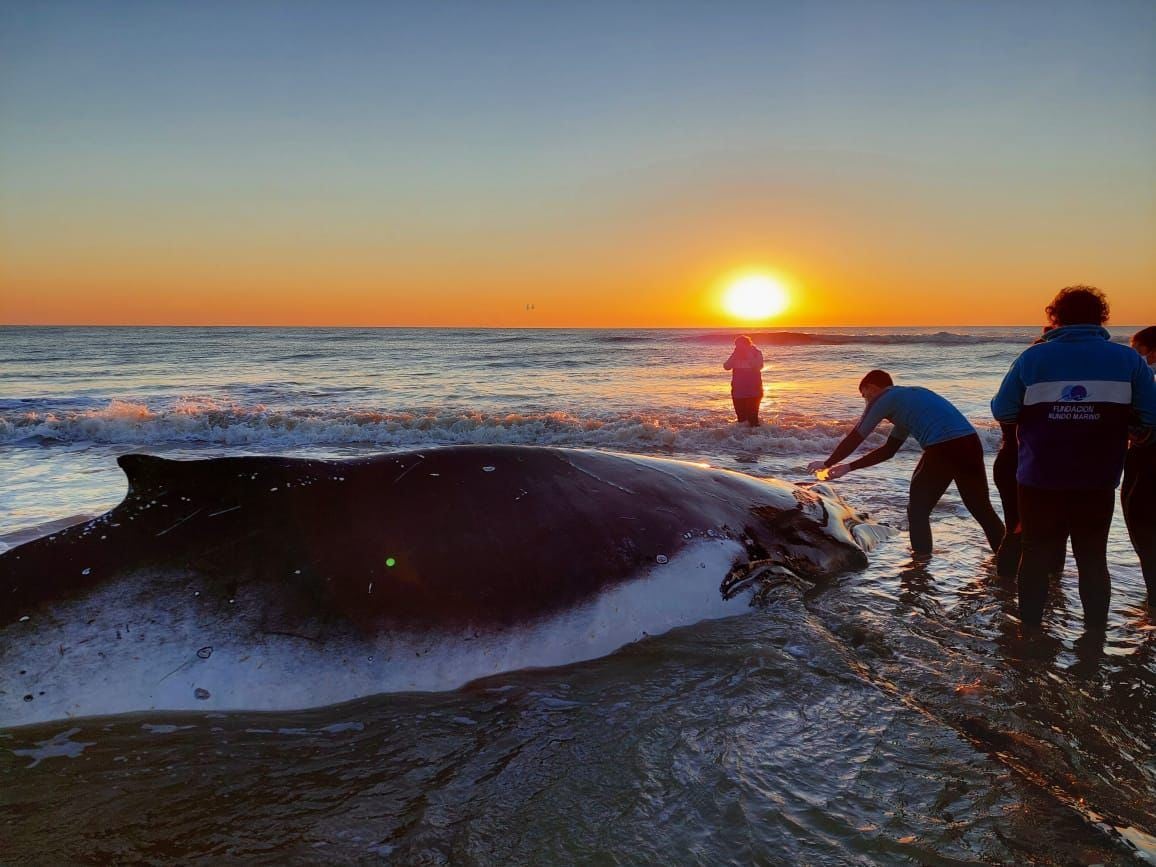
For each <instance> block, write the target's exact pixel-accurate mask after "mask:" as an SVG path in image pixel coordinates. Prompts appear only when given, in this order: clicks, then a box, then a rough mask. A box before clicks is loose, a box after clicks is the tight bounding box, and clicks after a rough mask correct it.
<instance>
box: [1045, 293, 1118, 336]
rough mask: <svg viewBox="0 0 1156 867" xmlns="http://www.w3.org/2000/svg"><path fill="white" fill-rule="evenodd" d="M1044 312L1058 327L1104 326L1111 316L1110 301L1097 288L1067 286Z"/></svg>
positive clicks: (1057, 294)
mask: <svg viewBox="0 0 1156 867" xmlns="http://www.w3.org/2000/svg"><path fill="white" fill-rule="evenodd" d="M1044 312H1045V313H1047V314H1048V319H1049V320H1051V323H1052V324H1053V325H1055V326H1057V327H1060V326H1063V325H1103V324H1104V323H1105V322H1107V321H1108V316H1109V315H1110V310H1109V308H1108V299H1107V298H1105V297H1104V293H1103V292H1101V291H1100V290H1099V289H1097V288H1096V287H1095V286H1065V287H1064V288H1063V289H1061V290H1060V291H1059V292H1058V293H1056V297H1055V298H1053V299H1052V303H1051V304H1049V305H1048V306H1047V307H1045V308H1044Z"/></svg>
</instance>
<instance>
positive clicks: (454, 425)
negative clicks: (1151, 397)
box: [0, 326, 1156, 864]
mask: <svg viewBox="0 0 1156 867" xmlns="http://www.w3.org/2000/svg"><path fill="white" fill-rule="evenodd" d="M1111 330H1112V332H1113V335H1114V337H1115V338H1116V339H1125V340H1126V338H1127V336H1128V335H1129V334H1131V333H1132V331H1133V330H1134V329H1130V328H1126V327H1113V328H1112V329H1111ZM735 333H736V332H735V331H733V330H729V331H728V330H722V329H714V330H712V329H698V330H695V329H681V330H653V331H651V330H629V329H576V330H530V329H508V330H502V329H485V330H470V329H314V328H299V329H276V328H0V477H2V478H3V480H4V482H3V486H2V489H0V545H3V548H0V550H3V549H6V548H8V547H12V546H14V545H16V544H18V543H19V542H21V541H23V540H24V539H26V538H29V537H30V536H32V535H36V534H37V533H39V532H42V530H38V529H37V528H45V527H56V526H60V525H63V524H65V523H71V522H75V521H79V520H82V519H84V518H87V517H90V516H93V515H96V514H99V513H101V512H103V511H105V510H107V509H109V508H111V507H113V506H114V505H115V504H116V503H118V502H119V501H120V499H121V498H122V497H123V496H124V493H125V480H124V475H123V473H122V472H121V471H120V469H119V468H118V467H117V466H116V457H117V456H119V455H122V454H125V453H129V452H146V453H150V454H156V455H161V456H164V457H169V458H183V459H191V458H206V457H218V456H236V455H291V456H298V457H333V458H336V457H341V458H345V457H357V456H364V455H370V454H378V453H383V452H398V451H404V450H410V449H428V448H433V447H436V446H446V445H465V444H491V445H493V444H513V445H549V446H560V447H567V448H582V449H596V450H602V451H613V452H620V453H625V454H634V455H648V456H660V457H669V458H675V459H679V460H686V461H692V462H698V463H707V464H710V465H711V466H716V467H722V468H726V469H731V470H737V471H740V472H743V473H747V474H750V475H754V476H758V477H775V478H781V479H784V480H787V481H792V482H799V483H804V482H808V481H810V480H811V479H810V477H809V476H808V475H807V473H806V472H805V467H806V465H807V464H808V463H809V462H810V461H813V460H816V459H822V458H824V457H826V456H827V455H828V454H829V453H830V451H831V449H832V448H833V447H834V446H835V444H837V443H838V441H839V440H840V439H841V438H842V436H843V434H844V433H845V432H846V431H847V429H848V428H849V426H850V425H851V424H852V423H853V422H854V421H855V420H856V419H857V418H858V415H859V413H860V412H861V411H862V400H861V398H860V397H859V395H858V393H857V391H856V385H857V383H858V381H859V378H860V377H861V376H862V375H863V373H865V372H866V371H867V370H869V369H871V368H883V369H886V370H888V371H890V372H891V373H892V374H893V376H894V377H895V380H896V382H897V384H901V385H902V384H908V385H923V386H927V387H929V388H932V389H934V390H936V391H938V392H939V393H941V394H943V395H944V396H945V397H948V398H949V399H950V400H951V401H952V402H953V403H955V404H956V406H958V407H959V408H960V409H961V410H962V411H963V412H964V414H965V415H966V416H967V417H968V419H969V420H970V421H971V422H972V424H973V425H974V426H975V427H976V428H977V429H978V431H979V433H980V437H981V440H982V441H983V443H984V447H985V451H986V460H987V463H988V466H989V469H990V464H991V461H992V459H993V458H994V455H995V449H996V447H997V445H998V442H999V429H998V426H997V425H996V424H995V423H994V421H993V420H992V419H991V416H990V411H989V409H988V402H989V401H990V399H991V396H992V394H994V392H995V390H996V388H997V387H998V385H999V382H1000V380H1001V378H1002V377H1003V374H1004V373H1005V372H1006V370H1007V368H1008V366H1009V365H1010V364H1011V362H1012V361H1013V360H1014V358H1015V357H1016V356H1017V354H1018V353H1019V352H1020V351H1021V350H1022V348H1023V347H1025V346H1026V345H1028V344H1029V343H1030V342H1031V341H1032V339H1033V338H1034V337H1035V336H1036V335H1037V334H1038V328H1036V327H1026V326H1025V327H1021V328H975V327H971V328H969V327H951V326H944V327H936V328H888V327H877V328H866V329H865V328H858V329H856V328H830V329H804V328H793V329H790V330H785V329H778V330H775V329H757V330H755V331H753V332H750V333H751V334H752V336H753V337H754V339H755V342H756V343H757V344H759V345H760V346H761V347H762V349H763V351H764V353H765V356H766V361H767V366H766V368H765V370H764V380H765V382H766V385H767V395H766V398H765V399H764V401H763V407H762V421H763V424H762V425H761V426H760V427H759V428H757V429H749V428H746V427H742V426H738V425H736V424H735V423H734V421H733V413H732V411H731V404H730V397H729V393H728V381H729V379H728V377H729V375H728V374H726V373H725V372H724V371H723V370H722V362H723V360H724V359H725V358H726V356H727V354H728V352H729V349H730V343H731V341H732V339H733V336H734V334H735ZM882 435H885V433H884V432H877V433H876V434H875V435H874V437H873V438H872V439H871V440H870V442H871V443H875V444H877V443H879V442H881V441H882V440H881V436H882ZM918 457H919V452H918V448H917V446H915V444H914V443H908V444H907V445H906V446H905V447H904V448H903V450H902V451H901V452H900V453H899V455H898V456H897V457H896V458H894V459H893V460H891V461H890V462H888V463H886V464H883V465H879V466H876V467H872V468H869V469H866V470H863V471H861V472H857V473H854V474H852V475H850V476H848V477H846V478H844V479H841V480H839V481H838V482H837V483H836V484H835V487H836V488H837V490H838V492H839V494H840V495H842V496H843V497H844V498H845V499H846V500H847V502H848V503H849V504H851V505H852V506H853V507H854V508H856V509H859V510H862V511H865V512H867V513H869V514H870V515H871V517H872V518H873V519H875V520H877V521H879V522H882V523H886V524H889V525H891V526H894V527H897V528H899V529H901V530H905V528H906V523H905V521H906V519H905V503H906V493H907V485H908V480H909V478H910V475H911V471H912V469H913V468H914V465H915V462H916V461H917V460H918ZM992 498H993V501H995V502H997V506H998V499H997V497H996V495H995V491H994V488H993V490H992ZM431 520H432V516H431ZM932 530H933V533H934V535H935V541H936V553H935V556H934V557H933V558H932V560H931V561H930V562H929V563H927V564H916V563H913V562H912V560H911V557H910V553H909V550H908V548H907V543H906V535H905V533H901V534H899V535H898V536H897V537H896V538H894V539H892V540H891V541H888V542H886V543H884V544H883V545H882V546H881V547H880V548H879V549H877V550H876V551H874V552H872V553H871V555H870V565H869V566H868V567H867V569H865V570H863V571H861V572H854V573H851V574H848V575H844V576H842V577H841V578H839V579H838V580H837V581H835V582H833V584H832V585H831V586H827V587H823V588H822V589H821V590H818V591H814V592H811V591H806V590H803V589H800V588H798V587H792V586H784V587H782V588H780V591H779V592H778V593H776V594H775V595H774V596H773V598H772V599H771V600H770V602H769V604H768V605H767V606H766V607H765V608H753V609H751V610H750V611H749V612H747V613H744V614H742V615H740V616H736V617H731V618H728V619H723V620H716V621H711V622H704V623H700V624H697V625H694V626H689V627H686V628H681V629H677V630H674V631H673V632H669V633H666V634H663V635H656V636H652V637H649V638H647V639H645V640H643V641H641V642H637V643H635V644H631V645H629V646H627V647H625V648H623V649H622V650H620V651H618V652H616V653H613V654H611V655H610V656H607V657H604V658H601V659H596V660H593V661H589V662H584V663H579V664H576V665H571V666H564V667H560V668H550V669H531V670H522V671H515V672H510V673H506V674H500V675H497V676H494V677H491V678H487V679H485V680H482V681H478V682H475V683H473V684H470V685H468V686H466V687H465V688H463V689H461V690H457V691H452V692H438V693H423V694H416V693H407V694H383V695H376V696H367V697H365V698H361V699H359V700H357V701H354V702H352V703H348V704H342V705H337V706H332V707H326V708H317V709H311V710H303V711H283V712H276V713H265V714H260V713H247V712H228V713H218V712H206V713H187V712H185V713H161V712H158V713H152V714H129V715H122V716H117V717H109V718H100V719H81V720H70V721H62V722H59V723H50V724H44V725H38V726H33V727H26V728H19V729H10V730H7V731H0V775H2V777H0V778H2V779H3V780H4V786H3V789H4V795H3V804H4V806H5V808H6V810H5V813H6V816H7V818H5V819H4V826H5V827H4V835H3V836H4V837H5V838H6V839H7V840H8V841H9V842H8V844H7V845H6V846H5V849H6V855H7V856H9V857H13V858H14V859H15V860H16V861H34V862H61V861H77V860H95V861H109V860H132V859H133V858H144V859H167V858H174V859H182V860H185V859H190V860H194V861H196V860H206V861H207V860H212V859H213V858H221V857H224V858H241V857H255V858H263V859H266V860H271V861H292V862H301V861H322V860H331V861H343V862H349V861H374V860H382V859H385V860H393V861H396V862H398V863H413V862H421V863H494V862H511V861H512V862H519V863H535V862H536V863H548V862H551V861H557V860H566V861H575V860H577V861H599V862H605V863H642V862H650V863H653V862H660V861H662V862H671V861H677V862H680V863H687V862H690V863H720V862H734V863H750V862H751V861H771V862H776V863H785V862H795V863H799V862H803V863H845V862H855V861H862V860H871V861H889V862H893V861H904V860H906V861H912V862H918V863H945V864H946V863H965V862H977V861H978V862H983V863H1013V862H1017V861H1020V860H1022V859H1023V858H1024V857H1025V853H1030V857H1031V858H1033V859H1037V860H1038V861H1039V862H1040V863H1131V862H1132V861H1133V859H1135V858H1138V857H1148V858H1149V859H1153V858H1156V822H1154V821H1153V819H1152V813H1153V810H1152V805H1153V804H1154V803H1156V766H1154V764H1153V752H1152V749H1153V747H1152V744H1153V742H1154V735H1156V722H1154V720H1156V658H1154V655H1153V650H1154V648H1156V638H1154V637H1153V636H1154V634H1156V626H1154V625H1153V624H1152V623H1151V621H1150V618H1149V615H1148V614H1147V613H1146V611H1145V608H1144V606H1143V602H1144V587H1143V582H1142V580H1141V577H1140V572H1139V568H1138V565H1137V561H1136V557H1135V554H1134V552H1133V551H1132V549H1131V546H1130V544H1129V542H1128V539H1127V535H1126V533H1125V530H1124V527H1123V521H1122V518H1121V517H1120V515H1119V512H1118V510H1117V515H1116V519H1115V522H1114V524H1113V528H1112V532H1111V536H1110V539H1109V549H1108V554H1109V564H1110V566H1111V569H1112V577H1113V598H1112V607H1111V614H1110V618H1109V628H1108V630H1107V633H1106V636H1105V637H1104V639H1103V640H1102V641H1101V640H1098V639H1095V638H1092V637H1089V636H1088V635H1086V634H1085V633H1084V630H1083V624H1082V614H1081V606H1080V602H1079V598H1078V595H1077V594H1076V587H1075V573H1074V567H1073V564H1072V563H1071V560H1070V557H1069V563H1068V569H1067V571H1066V572H1065V576H1064V579H1063V583H1062V586H1061V587H1059V588H1057V589H1056V590H1055V591H1054V592H1053V596H1052V599H1051V602H1050V605H1049V609H1048V612H1047V614H1046V616H1045V621H1044V625H1045V630H1044V632H1045V635H1044V636H1043V637H1042V638H1038V639H1035V640H1033V641H1025V640H1023V639H1021V638H1020V637H1019V635H1018V630H1017V627H1016V621H1015V619H1014V612H1015V599H1014V588H1012V587H1010V586H1009V585H1008V584H1007V583H1006V582H1001V581H999V580H998V579H997V578H996V577H995V574H994V569H993V566H992V562H991V555H990V552H989V551H988V550H987V549H986V546H985V544H984V540H983V537H982V533H981V531H980V529H979V527H978V526H977V525H976V524H975V523H974V522H973V521H972V520H971V519H970V517H969V516H968V515H967V513H966V511H965V510H964V509H963V506H962V504H961V503H960V501H959V498H958V496H957V494H956V492H955V489H954V488H952V489H951V490H950V491H949V492H948V494H947V496H946V497H945V498H944V500H943V501H942V502H941V503H940V505H939V506H938V507H937V509H936V510H935V512H934V514H933V516H932ZM512 531H513V528H512ZM512 535H514V534H513V532H512Z"/></svg>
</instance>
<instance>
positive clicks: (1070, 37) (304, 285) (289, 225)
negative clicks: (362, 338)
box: [0, 0, 1156, 327]
mask: <svg viewBox="0 0 1156 867" xmlns="http://www.w3.org/2000/svg"><path fill="white" fill-rule="evenodd" d="M751 271H758V272H766V273H769V274H772V275H775V276H777V277H778V278H779V279H781V280H782V281H783V282H784V283H785V284H786V285H787V287H788V289H789V292H790V295H791V306H790V307H789V308H788V309H787V311H786V312H785V313H783V314H782V315H781V316H779V317H778V318H776V319H775V320H774V321H773V322H767V323H765V324H773V325H783V326H806V325H811V326H834V325H880V326H881V325H949V324H959V325H981V324H993V325H997V324H1033V323H1037V322H1040V321H1041V317H1042V312H1041V311H1042V308H1043V306H1044V305H1045V304H1046V303H1047V301H1048V300H1049V298H1050V297H1051V296H1052V295H1053V294H1054V293H1055V292H1056V290H1058V289H1059V288H1061V287H1063V286H1065V285H1069V284H1074V283H1088V284H1093V285H1096V286H1099V287H1100V288H1102V289H1103V290H1104V291H1105V292H1106V293H1107V294H1108V297H1109V299H1110V300H1111V302H1112V305H1113V321H1115V322H1119V323H1128V324H1147V323H1151V322H1154V321H1156V3H1152V2H1150V0H1138V2H1129V0H1094V2H1065V0H1040V2H1031V0H999V2H982V0H966V2H953V0H935V2H927V0H911V2H906V0H850V2H837V0H827V2H814V3H803V2H797V0H796V2H776V0H763V2H757V3H744V2H734V0H732V2H705V0H704V2H677V0H669V2H653V3H650V2H617V0H616V2H597V0H591V2H583V3H551V2H526V3H521V2H503V0H492V2H485V3H478V2H442V0H424V2H413V3H403V2H353V0H328V2H321V0H310V2H295V0H278V2H269V0H245V2H233V0H229V2H214V0H196V2H169V0H133V2H125V0H102V2H99V3H93V2H91V0H83V2H56V0H36V2H33V0H0V323H4V324H33V323H36V324H265V325H397V326H424V325H428V326H461V327H485V326H495V327H517V326H528V327H684V326H685V327H695V326H712V325H722V324H728V323H733V318H732V317H731V316H730V315H729V314H728V313H727V312H725V310H724V309H723V308H722V307H721V305H720V303H719V295H720V291H721V290H722V288H723V287H724V286H725V284H726V282H727V280H728V279H730V278H731V277H732V276H734V275H736V274H739V273H747V272H751ZM530 305H532V308H531V309H528V306H530Z"/></svg>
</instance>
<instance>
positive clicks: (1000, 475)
mask: <svg viewBox="0 0 1156 867" xmlns="http://www.w3.org/2000/svg"><path fill="white" fill-rule="evenodd" d="M1051 330H1052V326H1051V325H1045V326H1044V328H1043V331H1042V332H1041V334H1040V336H1039V337H1037V338H1036V340H1035V341H1034V343H1033V345H1035V344H1036V343H1042V342H1043V339H1044V337H1043V335H1044V334H1047V333H1048V332H1049V331H1051ZM999 429H1000V434H1001V437H1000V442H999V451H997V452H996V455H995V463H994V464H992V468H991V475H992V480H993V481H994V482H995V489H996V490H997V491H999V501H1000V505H1001V506H1003V521H1004V534H1003V541H1002V542H1000V543H999V550H998V551H996V554H995V571H996V574H997V575H999V576H1000V577H1001V578H1015V577H1016V570H1017V569H1019V565H1020V543H1021V540H1022V532H1021V529H1020V500H1019V485H1018V483H1017V482H1016V471H1017V470H1018V469H1019V463H1020V459H1019V440H1018V436H1017V434H1016V426H1015V425H1014V424H1009V423H1007V422H1000V426H999Z"/></svg>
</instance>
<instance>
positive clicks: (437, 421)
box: [0, 397, 999, 455]
mask: <svg viewBox="0 0 1156 867" xmlns="http://www.w3.org/2000/svg"><path fill="white" fill-rule="evenodd" d="M853 421H854V419H836V418H814V417H811V416H807V415H804V414H801V413H788V412H779V413H768V414H766V415H765V416H764V424H763V425H762V426H761V427H759V428H756V429H753V430H752V429H750V428H747V427H745V426H739V425H736V424H735V423H734V422H733V421H731V416H730V414H729V412H723V411H721V410H720V411H711V410H700V411H687V412H683V413H678V414H672V413H666V414H658V413H646V412H631V413H609V412H608V413H605V414H602V415H599V416H578V415H574V414H571V413H568V412H492V411H482V410H469V409H462V408H455V407H445V408H435V409H413V410H404V411H377V410H372V409H363V408H346V409H340V410H332V409H270V408H268V407H266V406H264V405H261V404H254V405H248V406H247V405H242V404H239V403H231V402H223V401H218V400H214V399H211V398H195V397H191V398H183V399H181V400H179V401H177V402H176V403H175V404H173V405H171V406H169V407H166V408H163V409H154V408H152V407H150V406H149V405H148V404H147V403H143V402H135V401H126V400H114V401H112V402H111V403H109V405H108V406H106V407H103V408H100V409H88V410H72V411H44V412H21V413H14V412H8V413H3V414H0V443H2V444H9V445H14V444H19V443H28V444H33V443H35V444H46V443H48V444H51V443H94V444H109V445H121V446H125V447H126V448H133V447H140V446H148V445H179V444H187V445H217V446H258V447H261V448H266V449H292V448H297V447H308V446H329V445H333V446H347V445H348V446H372V447H376V448H381V449H395V448H397V449H400V448H412V447H422V446H433V445H464V444H471V443H473V444H503V443H505V444H512V445H551V446H570V447H579V448H581V447H590V448H606V449H612V450H618V451H633V452H676V453H687V454H690V453H704V454H705V453H715V452H717V451H719V450H724V451H725V450H730V449H736V450H740V451H744V452H756V453H761V454H768V455H817V454H820V453H826V452H829V451H830V450H831V449H833V448H834V447H835V445H836V444H837V443H838V442H839V440H840V439H842V437H843V436H844V435H845V434H846V432H847V430H848V428H849V426H850V424H851V423H853ZM982 433H983V434H984V436H985V439H987V440H988V442H989V443H995V442H998V438H999V433H998V429H995V428H994V427H993V428H991V429H984V430H983V431H982ZM879 436H880V435H879V434H876V435H875V438H878V437H879Z"/></svg>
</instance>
